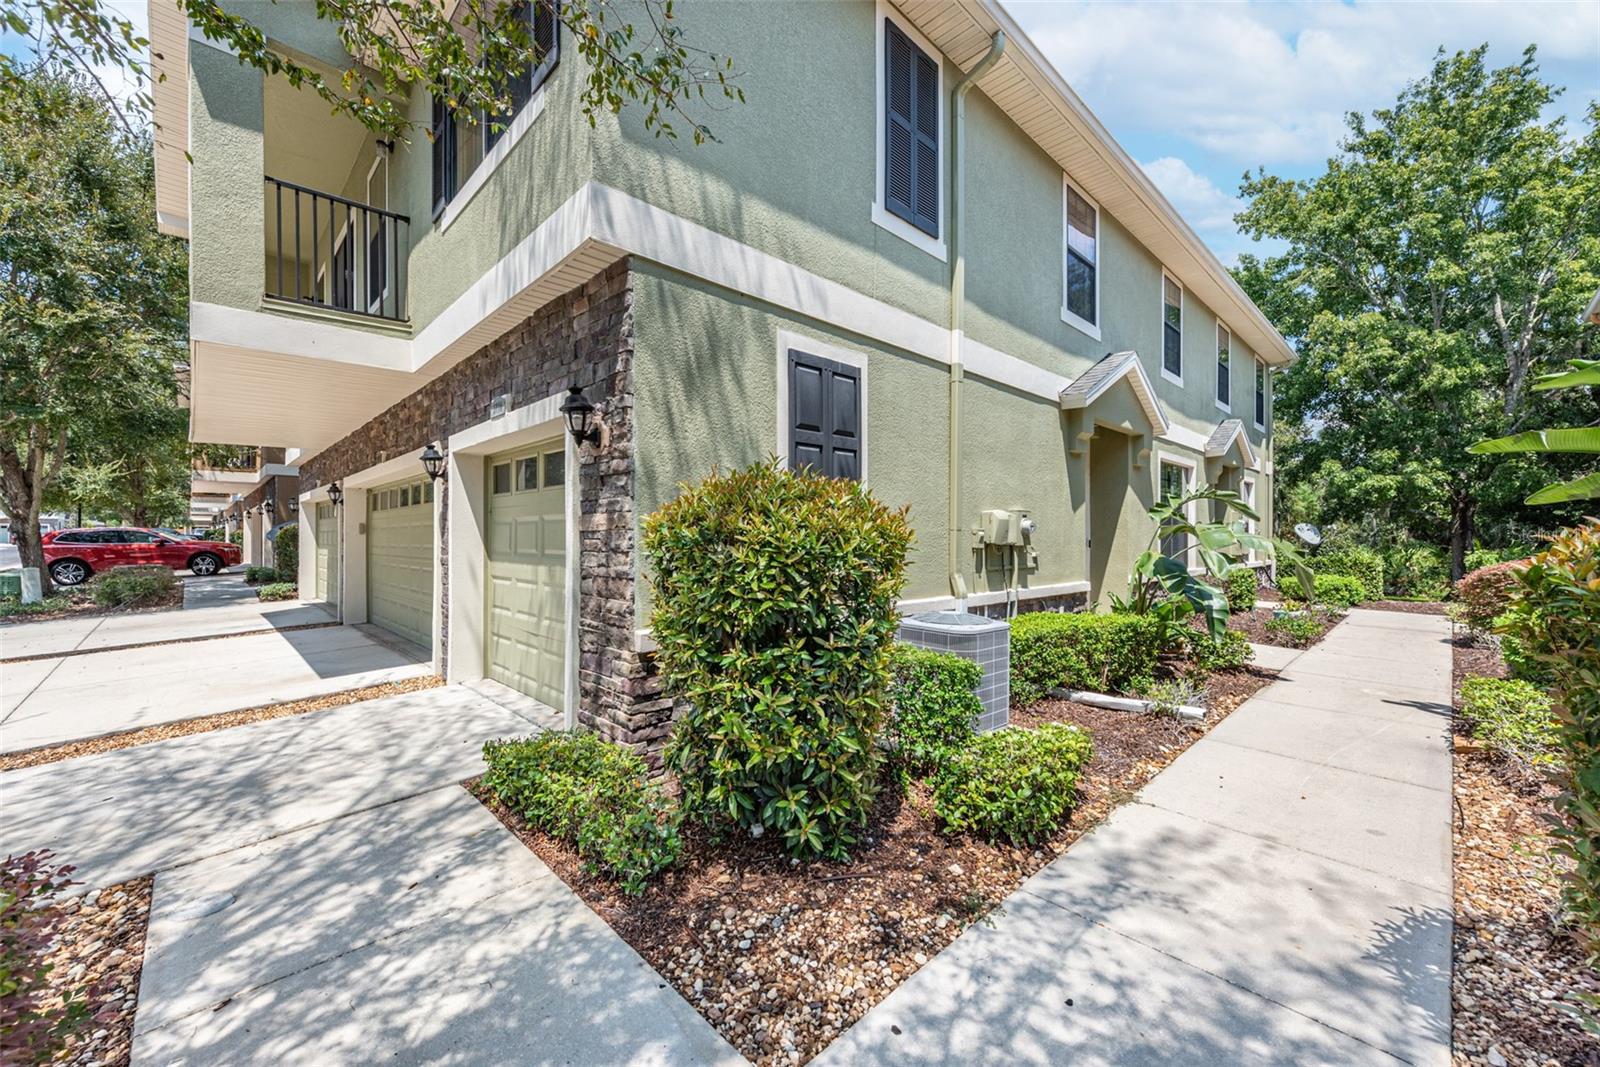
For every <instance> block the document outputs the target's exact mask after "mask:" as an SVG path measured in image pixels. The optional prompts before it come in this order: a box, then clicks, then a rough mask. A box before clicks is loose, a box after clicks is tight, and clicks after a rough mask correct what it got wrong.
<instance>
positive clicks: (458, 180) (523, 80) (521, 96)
mask: <svg viewBox="0 0 1600 1067" xmlns="http://www.w3.org/2000/svg"><path fill="white" fill-rule="evenodd" d="M515 10H516V12H517V14H518V15H519V16H520V17H525V18H529V19H531V21H532V25H531V26H530V27H529V35H530V38H531V40H532V42H533V44H534V45H535V46H536V47H537V48H538V51H539V56H540V59H539V62H538V63H536V64H529V65H528V66H526V67H524V68H523V69H522V70H520V71H518V72H517V73H516V75H515V76H514V77H512V78H510V79H509V80H508V82H507V85H506V91H507V94H508V95H509V96H510V98H511V111H510V113H508V114H502V115H493V116H491V115H486V114H480V115H479V116H478V122H477V124H476V125H474V124H472V123H466V122H462V121H460V119H459V117H458V116H457V115H456V114H455V113H454V112H453V111H451V110H450V108H449V107H448V106H446V105H445V103H444V101H442V100H438V99H435V100H434V101H433V117H432V122H431V124H430V132H431V134H432V138H433V215H434V217H435V218H438V217H439V216H440V215H441V214H442V213H443V212H444V210H445V208H446V207H448V206H449V205H450V203H451V202H452V201H453V200H455V199H456V197H457V196H459V195H460V194H462V193H463V192H466V193H467V194H468V195H469V196H470V195H471V193H472V192H475V191H476V188H477V185H478V184H481V181H482V178H481V177H478V176H477V172H478V170H479V168H480V167H483V169H484V173H485V174H486V173H487V172H488V171H489V170H490V169H492V168H493V165H494V163H497V162H498V161H499V160H500V159H501V158H503V157H504V155H505V152H506V151H508V150H509V149H510V147H511V145H512V144H513V143H515V141H516V140H517V139H518V138H519V137H520V136H521V134H522V132H523V131H524V130H526V129H527V126H528V122H529V121H531V119H532V113H531V112H530V111H529V109H528V104H529V102H530V101H532V100H533V98H534V94H535V93H536V92H537V91H538V89H539V86H541V85H543V84H544V82H545V79H546V78H548V77H549V76H550V72H551V71H552V70H553V69H555V65H556V61H557V60H559V59H560V58H561V33H560V26H559V23H558V21H557V19H556V8H555V6H554V3H552V2H549V0H535V2H533V3H521V4H518V5H517V7H516V9H515ZM496 127H499V128H498V129H496ZM486 162H487V163H488V166H484V164H485V163H486ZM475 179H476V180H475Z"/></svg>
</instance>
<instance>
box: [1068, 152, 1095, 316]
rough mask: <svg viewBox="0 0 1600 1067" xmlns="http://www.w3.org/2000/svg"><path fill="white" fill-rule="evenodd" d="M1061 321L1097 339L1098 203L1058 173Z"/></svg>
mask: <svg viewBox="0 0 1600 1067" xmlns="http://www.w3.org/2000/svg"><path fill="white" fill-rule="evenodd" d="M1061 219H1062V229H1063V231H1064V239H1063V240H1062V243H1061V244H1062V247H1061V281H1062V294H1061V321H1063V322H1065V323H1066V324H1067V325H1069V326H1073V327H1076V328H1077V329H1079V330H1082V331H1083V332H1084V333H1086V334H1088V335H1089V336H1090V337H1093V338H1094V339H1095V340H1096V341H1098V340H1100V205H1099V204H1096V203H1095V202H1094V201H1093V200H1090V199H1089V198H1088V197H1087V196H1086V195H1084V193H1083V191H1082V190H1080V189H1078V188H1077V187H1076V186H1074V185H1073V184H1072V182H1071V181H1070V180H1068V178H1067V176H1066V175H1065V174H1063V175H1062V176H1061Z"/></svg>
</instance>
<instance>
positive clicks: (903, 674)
mask: <svg viewBox="0 0 1600 1067" xmlns="http://www.w3.org/2000/svg"><path fill="white" fill-rule="evenodd" d="M892 664H893V681H892V682H891V683H890V684H889V709H890V718H889V724H888V731H889V732H888V736H889V740H890V743H891V747H892V748H893V749H894V750H895V752H896V754H897V755H898V756H899V757H900V759H901V760H902V761H903V762H904V763H905V765H906V767H907V768H908V769H910V770H912V771H916V772H924V771H927V770H928V769H929V768H932V767H935V766H937V765H938V764H940V763H942V762H944V761H945V760H946V759H948V758H949V757H950V756H951V755H952V754H953V753H955V752H956V751H958V750H960V749H961V748H963V747H965V745H966V744H967V742H969V741H971V740H972V737H973V724H974V723H975V722H976V721H977V718H978V716H979V715H980V714H982V712H983V702H982V701H980V700H979V699H978V694H977V687H978V683H979V682H980V681H982V679H983V668H982V667H980V666H978V665H977V664H976V663H974V662H972V661H971V660H969V659H962V658H961V657H960V656H955V655H951V654H950V653H948V652H934V651H931V650H929V649H923V648H915V647H913V646H911V645H907V644H896V645H895V646H894V654H893V660H892Z"/></svg>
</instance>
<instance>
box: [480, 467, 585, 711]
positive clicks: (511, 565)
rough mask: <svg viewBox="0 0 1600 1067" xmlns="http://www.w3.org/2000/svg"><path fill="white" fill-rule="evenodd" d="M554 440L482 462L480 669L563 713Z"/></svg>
mask: <svg viewBox="0 0 1600 1067" xmlns="http://www.w3.org/2000/svg"><path fill="white" fill-rule="evenodd" d="M563 444H564V442H563V441H562V440H561V439H559V438H558V439H556V440H554V441H550V442H547V443H545V444H543V445H540V446H536V447H534V448H529V449H521V450H519V451H517V452H514V453H508V454H506V455H502V456H495V457H494V458H493V459H491V460H490V461H489V464H488V467H489V473H488V477H489V484H488V486H487V488H488V491H489V493H488V495H489V538H488V542H489V544H488V547H489V582H488V589H487V600H488V603H487V604H486V605H485V608H486V611H487V614H488V627H487V629H488V641H486V642H485V647H484V659H485V662H484V672H485V673H486V674H488V676H489V677H490V678H493V679H495V680H496V681H500V682H504V683H505V684H506V685H509V686H511V687H512V688H513V689H517V690H520V691H521V692H524V693H526V694H528V695H529V696H531V697H533V698H534V699H535V700H539V701H542V702H544V703H545V704H548V705H550V706H551V707H552V708H558V709H559V708H563V707H564V706H565V699H564V688H565V687H564V681H565V677H566V588H567V566H566V564H567V532H566V531H567V526H566V469H565V456H564V454H563V451H562V447H563Z"/></svg>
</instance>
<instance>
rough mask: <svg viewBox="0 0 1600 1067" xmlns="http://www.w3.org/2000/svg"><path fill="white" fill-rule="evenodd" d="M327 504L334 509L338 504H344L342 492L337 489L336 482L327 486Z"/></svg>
mask: <svg viewBox="0 0 1600 1067" xmlns="http://www.w3.org/2000/svg"><path fill="white" fill-rule="evenodd" d="M328 503H330V504H332V505H333V506H334V507H338V506H339V505H340V504H342V503H344V490H343V489H340V488H339V483H338V482H334V483H333V484H332V485H330V486H328Z"/></svg>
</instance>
